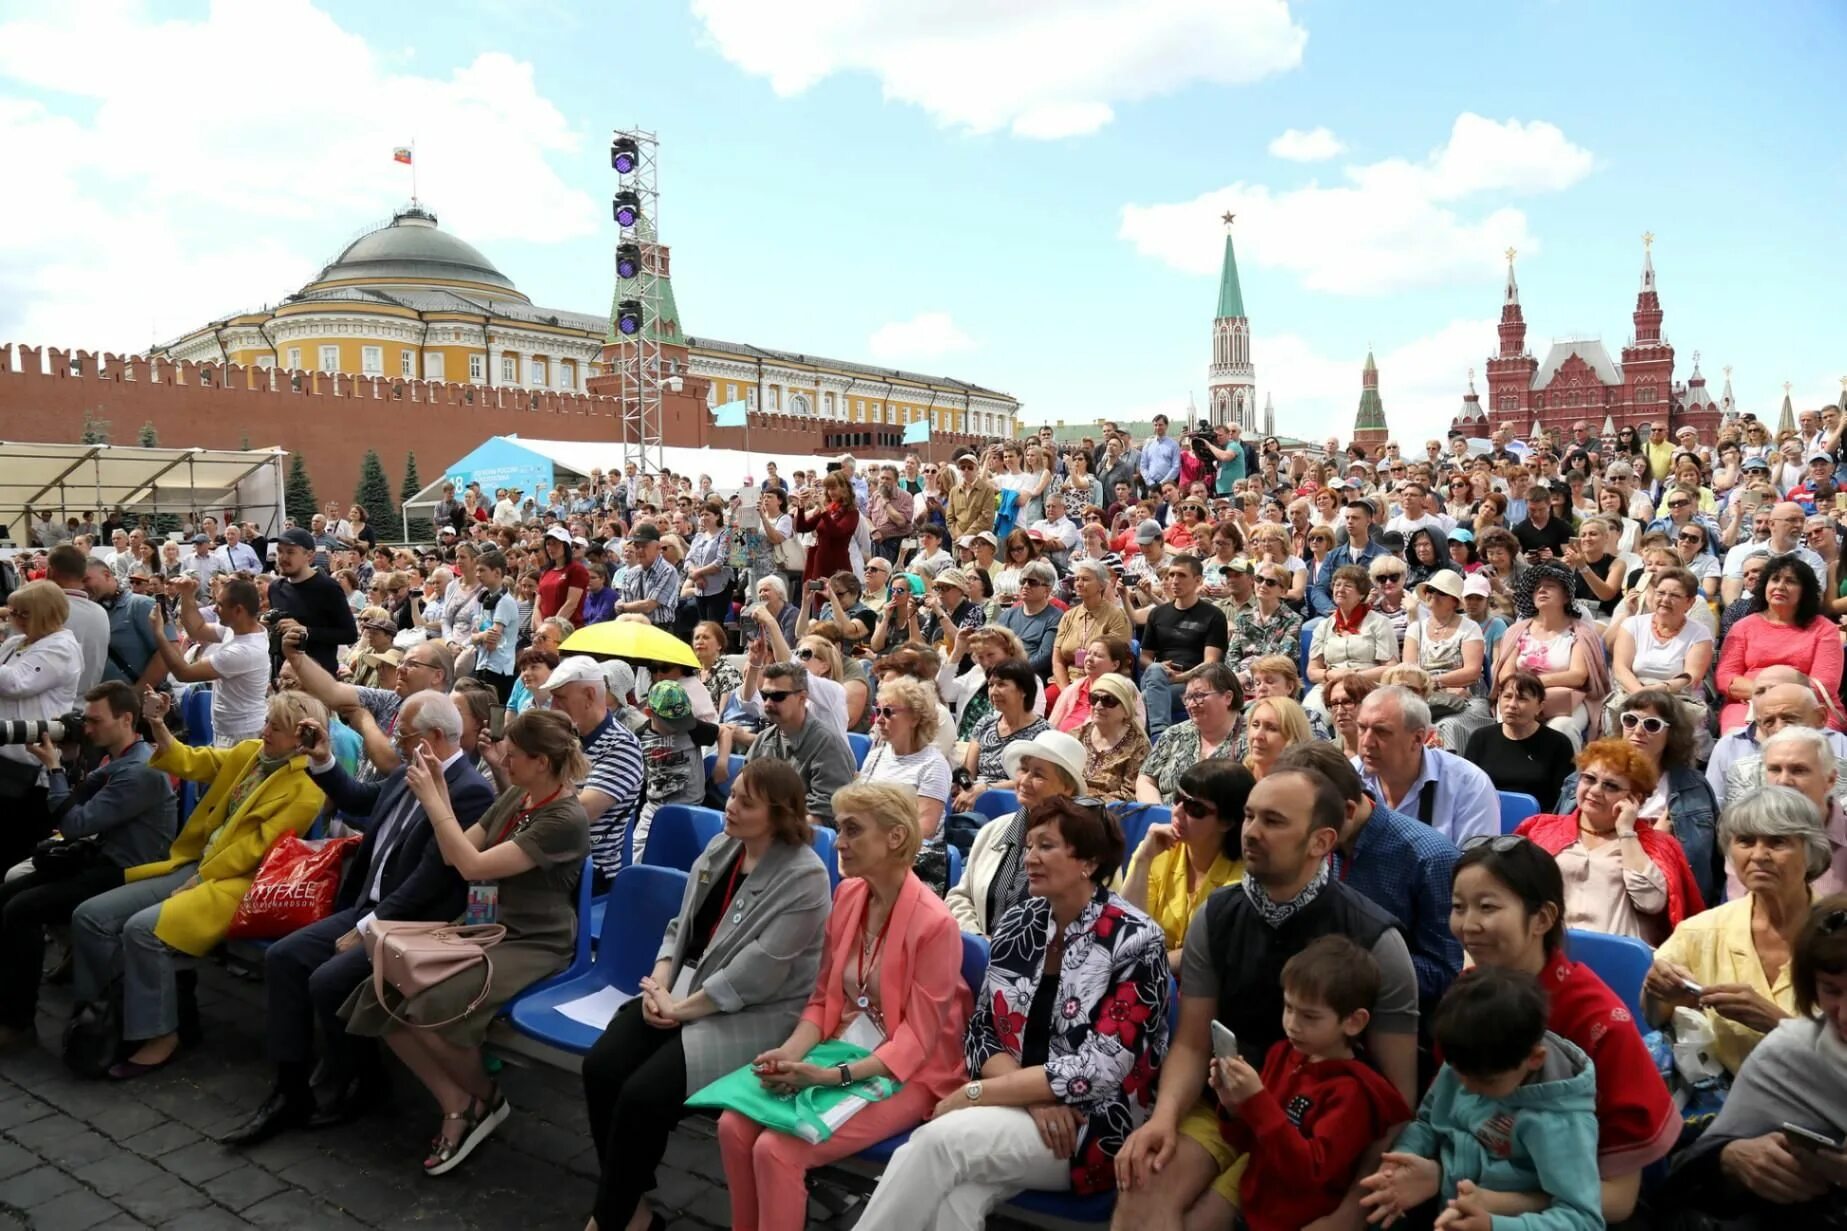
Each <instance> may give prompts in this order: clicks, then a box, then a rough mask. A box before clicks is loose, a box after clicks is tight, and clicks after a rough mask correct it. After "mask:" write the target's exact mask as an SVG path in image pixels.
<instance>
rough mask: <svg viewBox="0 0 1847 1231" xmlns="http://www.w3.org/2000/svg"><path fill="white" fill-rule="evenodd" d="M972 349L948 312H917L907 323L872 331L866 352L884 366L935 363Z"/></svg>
mask: <svg viewBox="0 0 1847 1231" xmlns="http://www.w3.org/2000/svg"><path fill="white" fill-rule="evenodd" d="M974 345H975V343H974V340H973V339H971V338H970V337H969V336H968V335H967V334H966V333H963V332H962V328H961V326H959V325H957V324H956V323H955V321H954V320H953V319H952V318H951V317H950V315H949V313H947V312H919V313H918V314H917V315H916V316H913V317H912V318H911V319H910V320H908V321H893V322H891V323H890V324H888V325H882V326H880V327H879V328H878V329H876V330H874V331H873V334H872V336H871V337H870V338H868V339H867V340H866V349H867V350H868V351H869V352H870V353H871V355H872V357H873V358H874V359H878V360H880V361H882V362H885V363H898V362H900V361H914V360H919V359H934V358H936V357H937V356H939V355H948V354H953V353H955V352H956V351H965V350H969V349H971V348H972V347H973V346H974Z"/></svg>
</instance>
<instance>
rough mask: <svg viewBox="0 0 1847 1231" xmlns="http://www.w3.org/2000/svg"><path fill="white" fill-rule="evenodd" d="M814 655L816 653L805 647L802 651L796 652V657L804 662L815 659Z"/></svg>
mask: <svg viewBox="0 0 1847 1231" xmlns="http://www.w3.org/2000/svg"><path fill="white" fill-rule="evenodd" d="M814 653H815V652H814V651H813V650H811V649H809V648H808V647H807V646H803V647H802V648H801V649H799V650H797V651H796V652H795V656H796V657H797V658H799V659H801V660H802V661H803V662H807V661H808V660H809V659H811V658H813V657H814Z"/></svg>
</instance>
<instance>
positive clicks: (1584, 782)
mask: <svg viewBox="0 0 1847 1231" xmlns="http://www.w3.org/2000/svg"><path fill="white" fill-rule="evenodd" d="M1623 717H1625V718H1627V717H1629V715H1627V714H1625V715H1623ZM1578 785H1579V786H1581V787H1583V788H1585V789H1586V790H1590V791H1609V792H1611V793H1612V794H1615V795H1627V794H1628V793H1629V792H1630V790H1631V789H1632V788H1631V787H1630V786H1629V784H1628V783H1627V782H1624V781H1623V780H1622V779H1621V778H1606V777H1601V776H1599V775H1597V774H1590V773H1580V774H1579V775H1578Z"/></svg>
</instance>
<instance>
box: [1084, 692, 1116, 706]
mask: <svg viewBox="0 0 1847 1231" xmlns="http://www.w3.org/2000/svg"><path fill="white" fill-rule="evenodd" d="M1090 703H1091V705H1093V706H1095V707H1096V708H1097V709H1104V710H1113V709H1116V708H1117V707H1119V706H1120V705H1121V704H1122V702H1120V701H1118V700H1116V698H1114V697H1112V696H1110V695H1109V694H1108V693H1106V692H1100V693H1098V694H1097V695H1096V696H1094V697H1092V698H1091V699H1090Z"/></svg>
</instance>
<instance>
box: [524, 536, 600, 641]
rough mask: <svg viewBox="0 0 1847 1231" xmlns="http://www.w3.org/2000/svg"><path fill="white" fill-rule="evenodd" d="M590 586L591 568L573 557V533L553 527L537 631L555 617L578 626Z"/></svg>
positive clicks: (534, 619)
mask: <svg viewBox="0 0 1847 1231" xmlns="http://www.w3.org/2000/svg"><path fill="white" fill-rule="evenodd" d="M589 588H590V570H589V569H587V568H585V567H584V566H583V565H582V564H581V563H580V562H579V561H577V560H576V559H574V558H573V552H572V543H571V532H570V531H569V530H566V529H565V528H564V527H563V526H553V527H552V528H551V529H549V530H547V531H546V532H545V571H544V572H543V573H540V574H539V601H538V602H536V603H534V604H533V605H532V627H533V631H534V632H537V631H538V627H539V625H541V624H543V623H545V621H547V620H549V619H551V618H552V617H553V616H561V617H563V618H564V619H566V620H569V621H570V622H571V626H572V627H573V628H575V627H576V626H577V620H578V613H579V612H580V611H581V610H582V609H583V601H584V591H586V590H588V589H589Z"/></svg>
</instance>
